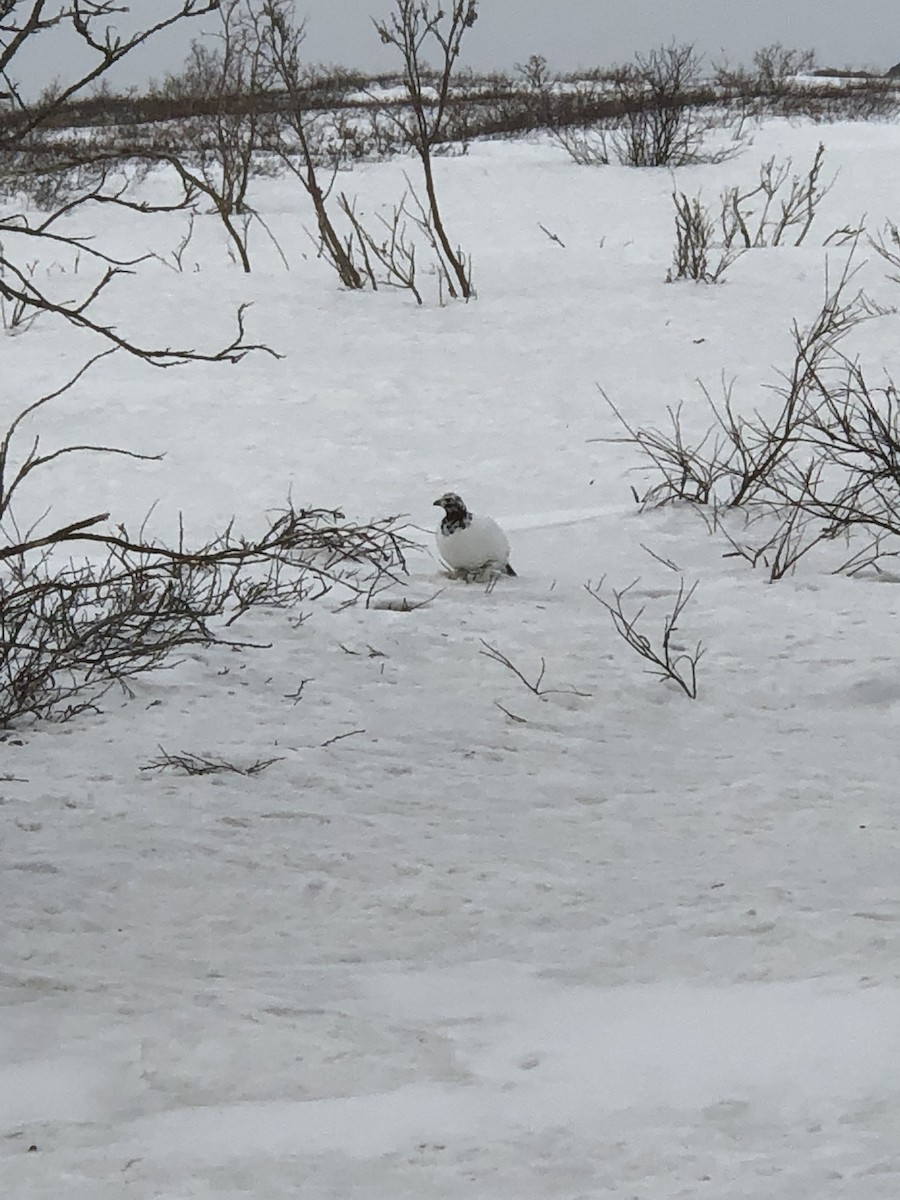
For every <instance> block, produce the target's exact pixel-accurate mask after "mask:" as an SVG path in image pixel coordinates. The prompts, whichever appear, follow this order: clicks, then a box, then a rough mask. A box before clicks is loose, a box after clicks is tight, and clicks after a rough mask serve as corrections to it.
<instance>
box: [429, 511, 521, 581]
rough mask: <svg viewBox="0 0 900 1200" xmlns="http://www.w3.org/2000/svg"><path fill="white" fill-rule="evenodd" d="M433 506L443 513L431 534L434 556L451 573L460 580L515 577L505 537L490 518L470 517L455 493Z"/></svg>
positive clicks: (471, 514)
mask: <svg viewBox="0 0 900 1200" xmlns="http://www.w3.org/2000/svg"><path fill="white" fill-rule="evenodd" d="M434 503H435V506H436V507H437V508H442V509H443V510H444V519H443V521H441V523H440V525H439V526H438V530H437V533H436V534H435V537H436V539H437V548H438V553H439V554H440V556H441V558H442V559H443V560H444V562H445V563H446V564H447V566H448V567H450V568H451V570H453V571H454V572H456V573H457V574H459V575H461V576H462V577H463V578H464V579H466V578H468V579H474V578H477V577H478V576H481V575H493V576H494V577H496V576H497V575H515V571H514V570H513V569H512V567H511V566H510V565H509V542H508V541H507V540H506V534H505V533H504V532H503V530H502V529H501V528H500V526H499V525H498V524H497V522H496V521H495V520H494V519H493V518H492V517H476V516H475V514H474V513H470V512H469V510H468V509H467V508H466V506H465V504H464V503H463V501H462V500H461V499H460V497H459V496H457V495H456V493H455V492H445V493H444V495H443V496H441V497H440V499H438V500H435V502H434Z"/></svg>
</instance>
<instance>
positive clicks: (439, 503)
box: [431, 500, 444, 508]
mask: <svg viewBox="0 0 900 1200" xmlns="http://www.w3.org/2000/svg"><path fill="white" fill-rule="evenodd" d="M431 507H432V508H443V507H444V506H443V504H441V502H440V500H435V502H434V504H432V506H431Z"/></svg>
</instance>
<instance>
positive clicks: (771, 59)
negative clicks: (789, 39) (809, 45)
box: [753, 42, 816, 92]
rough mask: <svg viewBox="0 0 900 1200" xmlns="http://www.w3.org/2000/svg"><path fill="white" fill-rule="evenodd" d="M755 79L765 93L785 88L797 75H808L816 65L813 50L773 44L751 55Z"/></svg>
mask: <svg viewBox="0 0 900 1200" xmlns="http://www.w3.org/2000/svg"><path fill="white" fill-rule="evenodd" d="M753 65H754V67H755V68H756V78H757V80H758V82H759V84H760V85H761V86H762V88H763V89H764V90H765V91H768V92H777V91H781V90H783V89H784V88H786V87H787V86H788V85H789V84H790V83H792V82H793V80H794V78H795V76H797V75H808V74H809V73H810V72H811V71H812V70H813V69H814V68H815V65H816V52H815V50H796V49H791V48H789V47H787V46H783V45H782V44H781V42H773V43H772V44H771V45H769V46H762V47H761V48H760V49H759V50H757V51H756V52H755V54H754V55H753Z"/></svg>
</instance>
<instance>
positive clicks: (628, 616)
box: [585, 579, 704, 700]
mask: <svg viewBox="0 0 900 1200" xmlns="http://www.w3.org/2000/svg"><path fill="white" fill-rule="evenodd" d="M638 583H640V580H639V579H635V580H634V581H633V582H632V583H630V584H629V585H628V587H625V588H622V589H621V590H619V591H616V590H615V589H612V590H611V592H610V594H609V595H607V593H605V592H604V590H603V580H601V581H600V583H599V584H589V583H588V584H585V587H586V589H587V591H588V594H589V595H591V596H593V598H594V599H595V600H596V601H597V602H598V603H599V604H602V605H603V607H604V608H605V609H606V611H607V612H608V613H609V615H610V618H611V619H612V623H613V627H614V628H615V631H616V633H617V634H618V635H619V637H620V638H622V640H623V641H624V642H625V644H626V645H627V646H629V647H630V648H631V649H632V650H633V651H634V652H635V653H636V654H637V655H638V656H639V657H640V658H642V659H644V661H645V662H648V663H650V666H649V667H648V668H647V670H648V672H649V673H650V674H651V675H655V676H656V677H657V678H658V679H660V680H662V681H663V682H666V681H667V680H668V681H670V682H671V683H674V684H676V685H677V686H678V687H679V688H680V689H681V691H682V692H684V694H685V695H686V696H687V697H688V698H689V699H690V700H696V699H697V664H698V663H699V662H700V659H701V658H702V657H703V654H704V650H703V643H702V642H698V643H697V644H696V646H695V647H694V649H693V650H688V649H687V648H685V647H683V646H681V645H680V644H679V643H677V642H676V641H675V640H674V634H675V633H676V631H677V629H678V622H679V621H680V620H681V615H682V613H683V612H684V610H685V608H686V607H687V605H688V603H689V602H690V600H691V597H692V596H693V595H694V592H695V591H696V590H697V584H696V583H693V584H691V586H690V587H689V588H688V589H687V590H685V586H684V580H683V579H682V580H681V581H680V583H679V585H678V592H677V593H676V596H675V601H674V604H673V606H672V609H671V611H670V612H669V613H667V614H666V616H665V617H664V619H663V628H662V634H661V635H660V637H659V640H658V641H657V643H656V644H655V645H654V643H653V642H652V641H651V640H650V638H648V637H647V636H646V634H644V633H642V632H641V630H640V628H639V625H640V623H641V621H642V619H643V616H644V612H645V611H646V608H645V606H644V605H641V606H640V607H639V608H638V609H637V610H636V611H631V612H629V611H626V608H625V604H626V602H627V601H628V600H629V599H630V596H629V593H630V592H631V591H632V590H633V589H634V588H635V587H637V585H638Z"/></svg>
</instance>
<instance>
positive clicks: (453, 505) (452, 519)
mask: <svg viewBox="0 0 900 1200" xmlns="http://www.w3.org/2000/svg"><path fill="white" fill-rule="evenodd" d="M471 524H472V514H471V513H470V512H469V510H468V509H467V508H466V506H465V504H463V502H462V500H455V501H451V502H449V503H448V504H446V505H445V506H444V519H443V521H441V533H443V534H444V535H445V536H449V535H450V534H451V533H456V532H457V531H458V530H460V529H468V527H469V526H470V525H471Z"/></svg>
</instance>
